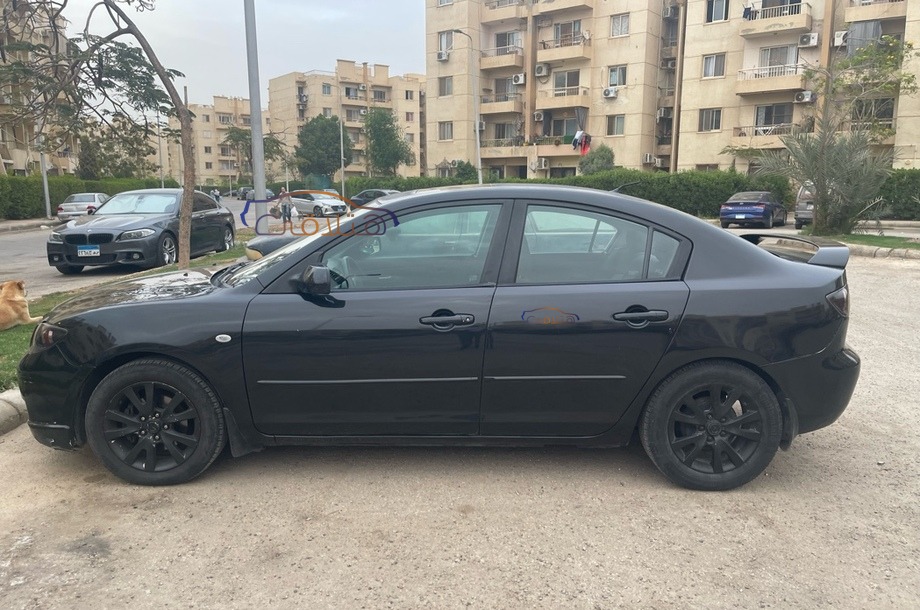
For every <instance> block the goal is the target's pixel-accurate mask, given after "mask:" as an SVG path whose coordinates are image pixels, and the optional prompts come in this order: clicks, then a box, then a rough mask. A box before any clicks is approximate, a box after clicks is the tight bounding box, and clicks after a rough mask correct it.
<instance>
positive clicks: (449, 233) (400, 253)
mask: <svg viewBox="0 0 920 610" xmlns="http://www.w3.org/2000/svg"><path fill="white" fill-rule="evenodd" d="M500 211H501V206H500V205H498V204H494V205H478V206H462V207H452V208H440V209H437V210H427V211H424V212H418V213H415V214H410V215H408V216H405V217H400V218H399V225H398V226H395V225H394V223H393V222H392V219H389V220H387V223H386V229H385V231H381V230H379V229H378V230H375V231H374V232H375V233H376V234H374V235H356V236H354V237H351V238H348V239H346V240H345V241H344V242H340V243H338V244H336V245H335V246H333V247H332V248H330V249H329V250H328V251H326V253H325V254H324V255H323V261H324V263H325V264H326V265H327V266H328V267H329V269H330V271H332V272H333V273H334V276H333V278H334V279H335V282H334V284H333V290H337V291H338V290H356V289H357V290H403V289H410V288H442V287H459V286H474V285H477V284H479V283H480V281H481V277H482V273H483V270H484V268H485V263H486V256H487V255H488V252H489V245H490V243H491V241H492V235H493V233H494V231H495V225H496V223H497V221H498V216H499V212H500Z"/></svg>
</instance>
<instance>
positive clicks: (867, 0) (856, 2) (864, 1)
mask: <svg viewBox="0 0 920 610" xmlns="http://www.w3.org/2000/svg"><path fill="white" fill-rule="evenodd" d="M895 2H904V0H850V5H852V6H869V5H870V4H894V3H895Z"/></svg>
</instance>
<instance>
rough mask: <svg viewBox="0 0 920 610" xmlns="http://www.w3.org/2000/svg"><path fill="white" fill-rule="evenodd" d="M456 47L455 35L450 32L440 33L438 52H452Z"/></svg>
mask: <svg viewBox="0 0 920 610" xmlns="http://www.w3.org/2000/svg"><path fill="white" fill-rule="evenodd" d="M453 47H454V33H453V32H452V31H450V30H447V31H446V32H438V51H450V50H451V49H452V48H453Z"/></svg>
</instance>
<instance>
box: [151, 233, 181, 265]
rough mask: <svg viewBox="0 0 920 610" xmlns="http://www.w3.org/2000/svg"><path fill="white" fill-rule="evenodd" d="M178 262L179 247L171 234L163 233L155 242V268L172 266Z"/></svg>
mask: <svg viewBox="0 0 920 610" xmlns="http://www.w3.org/2000/svg"><path fill="white" fill-rule="evenodd" d="M178 260H179V246H178V244H176V238H175V237H173V234H172V233H163V234H162V235H160V239H159V240H158V241H157V257H156V265H155V266H156V267H163V266H164V265H172V264H173V263H175V262H177V261H178Z"/></svg>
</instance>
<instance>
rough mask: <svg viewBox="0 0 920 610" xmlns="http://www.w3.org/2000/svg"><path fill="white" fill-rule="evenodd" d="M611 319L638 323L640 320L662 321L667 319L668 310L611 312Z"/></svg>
mask: <svg viewBox="0 0 920 610" xmlns="http://www.w3.org/2000/svg"><path fill="white" fill-rule="evenodd" d="M613 319H614V320H616V321H618V322H630V323H632V324H640V323H642V322H664V321H665V320H667V319H668V312H666V311H662V310H660V309H653V310H651V311H622V312H620V313H615V314H613Z"/></svg>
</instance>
